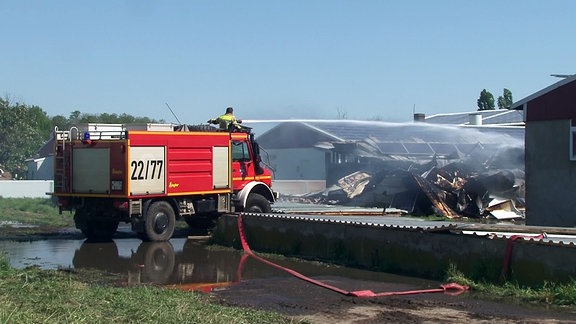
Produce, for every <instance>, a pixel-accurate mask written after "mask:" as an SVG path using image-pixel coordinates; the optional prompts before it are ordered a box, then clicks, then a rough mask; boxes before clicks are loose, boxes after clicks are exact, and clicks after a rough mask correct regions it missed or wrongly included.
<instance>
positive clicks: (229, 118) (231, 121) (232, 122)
mask: <svg viewBox="0 0 576 324" xmlns="http://www.w3.org/2000/svg"><path fill="white" fill-rule="evenodd" d="M207 123H209V124H218V125H219V127H220V129H221V130H226V131H227V130H234V129H242V126H240V123H242V120H241V119H236V117H234V108H232V107H228V108H226V113H225V114H224V115H221V116H219V117H217V118H214V119H209V120H208V122H207Z"/></svg>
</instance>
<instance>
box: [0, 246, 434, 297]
mask: <svg viewBox="0 0 576 324" xmlns="http://www.w3.org/2000/svg"><path fill="white" fill-rule="evenodd" d="M0 250H1V251H5V252H6V253H7V255H8V257H9V259H10V263H11V265H12V266H13V267H15V268H24V267H27V266H33V265H34V266H38V267H40V268H42V269H58V268H91V269H98V270H103V271H107V272H110V273H115V274H119V275H123V276H125V278H127V279H126V280H127V283H128V284H139V283H155V284H160V285H170V286H171V285H174V286H177V287H178V288H180V289H183V290H201V291H206V292H208V291H213V290H219V289H225V288H226V287H229V286H231V285H234V284H235V283H238V282H240V281H243V280H251V279H264V278H272V277H290V276H291V275H290V274H288V273H286V272H285V271H282V270H280V269H277V268H274V267H271V266H269V265H266V264H264V263H262V262H260V261H258V260H256V259H254V258H251V257H249V256H247V255H245V254H244V253H243V252H242V251H238V250H234V249H230V248H224V247H219V246H207V245H206V244H205V242H204V241H203V240H194V239H184V238H182V239H172V240H171V241H169V242H142V241H141V240H139V239H135V238H134V239H132V238H130V239H119V240H115V241H113V242H109V243H87V242H85V241H83V240H43V241H33V242H12V241H0ZM273 262H276V263H278V264H279V265H282V266H285V267H288V268H290V269H293V270H295V271H298V272H300V273H302V274H305V275H307V276H338V277H345V278H353V279H358V280H366V281H377V282H395V283H406V284H410V285H416V286H428V287H429V286H435V287H437V286H438V285H437V283H435V282H431V281H427V280H423V279H418V278H412V277H403V276H397V275H391V274H387V273H382V272H372V271H363V270H359V269H352V268H345V267H337V266H330V265H326V264H320V263H317V262H306V261H299V260H288V259H280V260H273Z"/></svg>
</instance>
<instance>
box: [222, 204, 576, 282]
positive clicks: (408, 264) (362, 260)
mask: <svg viewBox="0 0 576 324" xmlns="http://www.w3.org/2000/svg"><path fill="white" fill-rule="evenodd" d="M243 221H244V227H245V233H246V237H247V240H248V242H249V244H250V246H251V248H252V250H253V251H255V252H265V253H275V254H281V255H285V256H290V257H298V258H303V259H309V260H319V261H324V262H329V263H334V264H339V265H345V266H350V267H358V268H364V269H370V270H375V271H383V272H389V273H395V274H401V275H408V276H415V277H422V278H428V279H435V280H443V279H444V277H445V275H446V271H447V269H448V268H449V266H450V265H451V264H452V265H454V266H456V267H457V269H458V270H460V271H461V272H462V273H464V274H465V275H466V276H468V277H470V278H472V279H475V280H486V281H490V282H496V281H498V280H499V279H500V275H501V272H502V266H503V264H504V259H505V257H506V247H507V245H508V243H509V242H508V239H506V238H502V237H489V236H479V235H463V234H459V233H454V232H451V231H433V232H427V231H422V230H415V229H406V228H397V227H384V226H370V225H361V224H354V223H335V222H323V221H311V220H307V219H294V218H285V217H269V216H258V215H255V214H247V215H243ZM213 240H214V242H215V243H218V244H221V245H226V246H233V247H235V248H238V249H241V245H240V237H239V233H238V226H237V217H236V216H235V215H224V216H223V217H220V218H219V220H218V222H217V227H216V228H215V230H214V233H213ZM513 244H514V245H513V250H512V253H511V255H510V260H509V265H510V266H509V268H508V269H505V270H506V271H505V272H506V274H507V279H508V280H510V281H514V282H518V283H519V284H522V285H541V284H542V283H543V282H545V281H552V282H559V283H562V282H569V281H570V280H572V279H573V278H576V264H575V263H573V262H566V260H572V259H573V258H574V256H575V255H576V246H574V245H573V244H570V245H560V244H549V243H543V242H540V241H537V240H525V239H520V240H517V241H515V242H514V243H513Z"/></svg>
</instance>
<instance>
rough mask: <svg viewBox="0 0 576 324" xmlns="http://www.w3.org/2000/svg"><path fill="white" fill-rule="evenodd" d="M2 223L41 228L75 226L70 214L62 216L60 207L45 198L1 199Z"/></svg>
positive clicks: (64, 213)
mask: <svg viewBox="0 0 576 324" xmlns="http://www.w3.org/2000/svg"><path fill="white" fill-rule="evenodd" d="M0 221H13V222H19V223H23V224H31V225H39V226H41V225H44V226H55V227H69V226H74V220H73V217H72V215H71V214H70V213H69V212H63V213H62V215H60V214H59V213H58V207H57V206H56V205H55V204H54V203H53V202H52V200H50V199H44V198H2V197H0Z"/></svg>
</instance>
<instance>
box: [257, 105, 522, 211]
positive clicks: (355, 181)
mask: <svg viewBox="0 0 576 324" xmlns="http://www.w3.org/2000/svg"><path fill="white" fill-rule="evenodd" d="M515 113H518V112H515ZM258 141H259V142H260V144H261V145H262V147H264V148H265V149H266V151H267V152H268V154H269V156H268V157H269V159H270V163H271V166H272V168H273V169H274V170H275V179H276V182H275V185H276V184H279V185H276V189H277V190H279V191H280V192H281V193H282V190H281V188H282V187H285V188H290V185H291V184H298V183H302V182H306V181H310V182H314V181H325V186H324V187H323V188H320V189H318V188H316V189H318V190H308V191H307V192H299V193H295V192H291V191H290V190H289V189H287V190H285V192H284V196H288V198H289V199H292V200H296V201H303V202H312V203H321V204H338V205H347V206H359V207H380V208H383V209H384V210H385V211H388V212H400V213H407V214H411V215H416V216H426V215H440V216H444V217H449V218H456V217H472V218H480V217H494V218H498V219H516V218H522V217H523V209H524V206H525V204H524V197H525V192H524V178H525V176H524V127H522V126H517V125H513V126H502V125H497V126H496V125H478V124H476V125H460V126H447V125H434V124H430V123H425V122H414V123H404V124H399V123H385V122H364V121H362V122H360V121H350V120H336V121H320V120H315V121H294V122H292V121H288V122H283V123H281V124H279V125H277V126H276V127H274V128H272V129H270V130H269V131H268V132H266V133H264V134H262V135H261V136H260V137H258ZM308 187H310V186H308Z"/></svg>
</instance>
